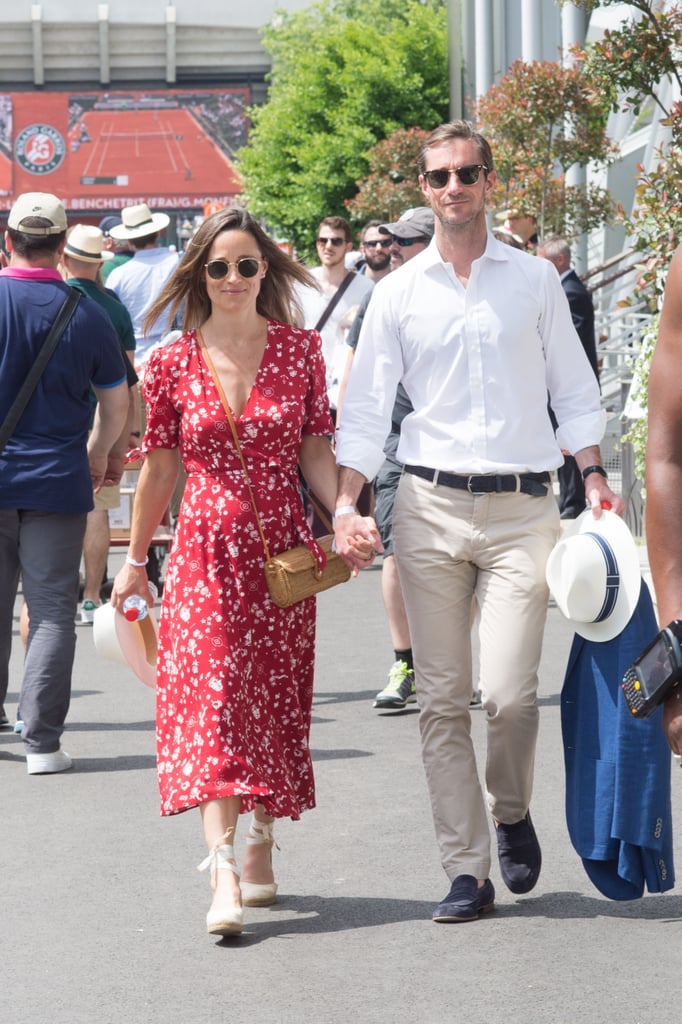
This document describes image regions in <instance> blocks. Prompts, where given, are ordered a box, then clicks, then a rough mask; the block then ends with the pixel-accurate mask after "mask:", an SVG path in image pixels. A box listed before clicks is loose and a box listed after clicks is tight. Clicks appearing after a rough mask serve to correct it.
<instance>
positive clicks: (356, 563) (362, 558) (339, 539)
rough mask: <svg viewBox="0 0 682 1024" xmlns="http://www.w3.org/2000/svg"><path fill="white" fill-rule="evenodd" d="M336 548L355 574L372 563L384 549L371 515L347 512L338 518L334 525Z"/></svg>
mask: <svg viewBox="0 0 682 1024" xmlns="http://www.w3.org/2000/svg"><path fill="white" fill-rule="evenodd" d="M334 536H335V540H336V550H337V551H338V553H339V555H341V557H342V558H343V560H344V562H345V563H346V565H347V566H348V568H349V569H350V571H351V573H352V574H353V576H357V574H358V573H359V572H360V570H361V569H366V568H367V566H368V565H371V564H372V562H373V561H374V558H375V557H376V555H380V554H381V553H382V551H383V550H384V545H383V544H382V543H381V537H380V536H379V531H378V530H377V526H376V523H375V522H374V520H373V519H372V517H371V516H361V515H359V514H358V513H353V514H346V515H342V516H339V517H338V519H336V522H335V527H334Z"/></svg>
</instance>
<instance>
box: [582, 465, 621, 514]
mask: <svg viewBox="0 0 682 1024" xmlns="http://www.w3.org/2000/svg"><path fill="white" fill-rule="evenodd" d="M585 497H586V498H587V501H588V503H589V506H590V508H591V509H592V514H593V515H594V518H595V519H599V516H600V515H601V510H602V509H603V508H607V509H608V508H610V509H613V511H614V512H615V513H616V515H619V516H622V515H624V514H625V502H624V501H623V499H622V498H621V497H620V495H618V494H614V492H613V491H612V490H611V488H610V487H609V485H608V483H607V482H606V480H605V479H604V477H603V476H599V474H598V473H590V475H589V476H588V477H587V480H586V481H585Z"/></svg>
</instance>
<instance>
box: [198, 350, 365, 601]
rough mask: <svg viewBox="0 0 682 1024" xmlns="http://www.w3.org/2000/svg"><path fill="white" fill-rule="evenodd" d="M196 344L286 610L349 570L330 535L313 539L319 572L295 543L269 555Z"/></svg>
mask: <svg viewBox="0 0 682 1024" xmlns="http://www.w3.org/2000/svg"><path fill="white" fill-rule="evenodd" d="M197 333H198V332H197ZM199 345H200V347H201V350H202V352H203V354H204V358H205V360H206V364H207V366H208V368H209V370H210V372H211V376H212V377H213V382H214V384H215V386H216V388H217V390H218V394H219V395H220V400H221V402H222V403H223V408H224V409H225V415H226V416H227V421H228V423H229V424H230V430H231V431H232V437H233V439H234V443H235V447H236V449H237V454H238V455H239V461H240V462H241V464H242V469H243V471H244V476H245V478H246V486H247V487H248V490H249V497H250V498H251V504H252V506H253V511H254V514H255V516H256V525H257V526H258V532H259V534H260V539H261V541H262V543H263V550H264V551H265V582H266V584H267V587H268V591H269V593H270V597H271V599H272V601H273V603H274V604H276V605H277V606H278V608H288V607H289V605H292V604H296V602H297V601H303V600H305V598H306V597H312V596H313V595H314V594H319V593H320V592H321V591H322V590H329V588H330V587H335V586H336V584H337V583H345V582H346V580H349V579H350V569H349V568H348V566H347V565H346V563H345V562H344V560H343V559H342V558H341V557H340V555H337V553H336V552H335V551H332V543H333V540H334V535H333V533H330V534H328V535H327V536H325V537H319V538H318V540H317V543H318V544H319V546H320V547H321V548H322V550H323V551H324V554H325V557H326V563H325V566H324V569H323V570H322V572H320V568H319V565H318V564H317V559H316V558H315V556H314V554H313V552H312V551H311V550H310V548H309V547H308V546H307V544H299V545H298V547H295V548H291V549H290V550H289V551H282V552H281V554H279V555H275V556H274V557H273V556H272V555H271V554H270V549H269V547H268V542H267V540H266V539H265V534H264V532H263V526H262V524H261V518H260V514H259V512H258V506H257V504H256V498H255V495H254V493H253V487H252V486H251V480H250V478H249V473H248V470H247V468H246V462H245V461H244V455H243V453H242V447H241V445H240V443H239V437H238V436H237V428H236V426H235V422H234V417H233V415H232V410H231V409H230V406H229V404H228V402H227V399H226V397H225V392H224V391H223V387H222V384H221V383H220V380H219V379H218V375H217V373H216V372H215V368H214V366H213V362H212V360H211V357H210V356H209V354H208V349H207V348H206V344H205V342H204V340H203V338H202V337H201V335H199ZM307 493H308V497H309V498H310V500H311V501H312V503H313V504H314V505H315V507H316V509H317V512H318V515H319V516H320V518H321V519H322V521H323V523H324V524H325V526H326V527H327V528H328V529H329V530H331V529H332V525H331V523H330V522H329V519H328V517H327V515H326V514H325V513H324V511H323V510H322V509H321V508H320V506H319V505H318V503H317V502H316V501H315V499H314V498H313V496H312V495H311V494H310V492H307Z"/></svg>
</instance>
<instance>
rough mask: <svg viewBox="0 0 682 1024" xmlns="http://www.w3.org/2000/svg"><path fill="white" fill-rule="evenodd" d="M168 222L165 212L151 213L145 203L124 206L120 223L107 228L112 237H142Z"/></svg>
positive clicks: (168, 218)
mask: <svg viewBox="0 0 682 1024" xmlns="http://www.w3.org/2000/svg"><path fill="white" fill-rule="evenodd" d="M169 224H170V217H169V216H168V214H167V213H152V211H151V210H150V209H149V207H148V206H147V204H146V203H138V204H137V206H124V207H123V209H122V210H121V223H120V224H118V225H115V226H114V227H112V228H110V229H109V234H110V236H111V237H112V238H144V237H145V236H146V235H155V234H157V232H159V231H163V229H164V228H167V227H168V225H169Z"/></svg>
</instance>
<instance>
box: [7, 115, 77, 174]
mask: <svg viewBox="0 0 682 1024" xmlns="http://www.w3.org/2000/svg"><path fill="white" fill-rule="evenodd" d="M65 153H66V145H65V143H64V139H63V138H62V136H61V135H60V133H59V132H58V131H57V129H56V128H53V127H52V125H49V124H29V125H28V126H27V127H26V128H24V129H23V130H22V131H20V132H19V134H18V135H17V138H16V141H15V143H14V155H15V157H16V159H17V161H18V162H19V163H20V164H21V166H22V167H23V168H24V170H25V171H28V173H29V174H51V173H52V171H55V170H56V169H57V168H58V167H59V165H60V164H61V162H62V161H63V159H64V155H65Z"/></svg>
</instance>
